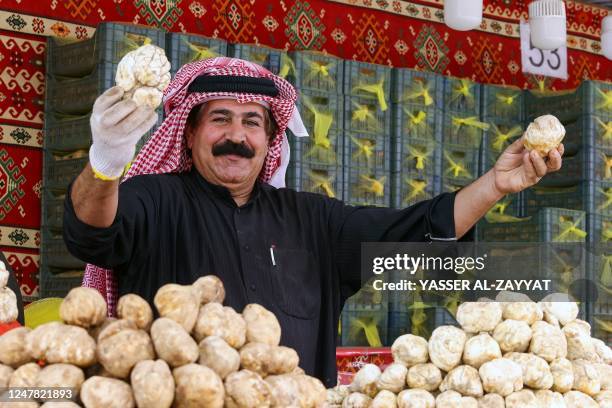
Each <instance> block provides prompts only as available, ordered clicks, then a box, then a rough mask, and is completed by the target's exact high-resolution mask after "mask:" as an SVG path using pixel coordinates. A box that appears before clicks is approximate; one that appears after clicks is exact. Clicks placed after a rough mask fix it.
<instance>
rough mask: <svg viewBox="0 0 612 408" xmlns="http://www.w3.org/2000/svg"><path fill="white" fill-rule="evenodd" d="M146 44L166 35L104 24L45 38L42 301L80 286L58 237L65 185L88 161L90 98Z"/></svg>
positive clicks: (78, 268) (78, 270)
mask: <svg viewBox="0 0 612 408" xmlns="http://www.w3.org/2000/svg"><path fill="white" fill-rule="evenodd" d="M147 42H151V43H152V44H155V45H158V46H160V47H162V48H163V47H164V45H165V33H164V32H163V31H160V30H156V29H152V28H145V27H140V26H133V25H129V24H119V23H105V24H100V26H99V27H98V29H97V30H96V34H95V36H94V37H93V38H91V39H88V40H85V41H81V42H76V43H70V44H64V43H60V42H57V41H56V40H55V39H53V38H49V41H48V46H47V78H46V84H47V94H46V104H45V128H44V131H45V139H44V145H43V149H44V170H43V197H42V208H43V218H42V219H43V222H42V231H41V235H42V240H41V271H40V275H39V276H40V291H41V296H42V297H48V296H63V295H64V294H65V293H66V292H67V291H68V290H69V289H70V288H71V287H73V286H75V285H78V284H79V283H80V279H81V276H82V270H83V267H84V263H83V262H82V261H80V260H78V259H76V258H74V257H73V256H72V255H70V253H69V252H68V250H67V249H66V247H65V245H64V241H63V238H62V215H63V200H64V197H65V194H66V193H67V188H68V185H69V183H70V182H71V181H72V180H73V179H74V178H75V177H76V176H77V175H78V174H79V173H80V172H81V171H82V170H83V168H84V167H85V165H86V163H87V160H88V159H87V154H88V150H89V146H90V145H91V129H90V126H89V118H90V115H91V109H92V107H93V104H94V101H95V99H96V98H97V97H98V96H99V95H100V94H101V93H103V92H104V91H105V90H107V89H108V88H110V87H112V86H113V85H114V82H115V72H116V69H117V64H118V62H119V60H120V59H121V57H122V56H123V55H125V54H126V53H127V52H129V51H131V50H132V49H134V48H135V47H138V46H140V45H142V44H144V43H147ZM160 122H161V115H160ZM151 133H152V132H149V134H148V135H145V136H144V137H143V139H146V138H147V137H148V136H149V135H150V134H151ZM140 145H142V142H141V143H140Z"/></svg>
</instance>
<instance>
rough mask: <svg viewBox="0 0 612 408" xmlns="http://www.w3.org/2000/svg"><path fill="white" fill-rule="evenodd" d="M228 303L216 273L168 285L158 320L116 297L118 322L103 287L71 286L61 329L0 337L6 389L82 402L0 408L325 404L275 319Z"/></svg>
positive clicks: (144, 307) (0, 373)
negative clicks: (73, 395)
mask: <svg viewBox="0 0 612 408" xmlns="http://www.w3.org/2000/svg"><path fill="white" fill-rule="evenodd" d="M2 276H3V275H0V277H2ZM224 298H225V289H224V288H223V284H222V282H221V281H220V280H219V279H218V278H217V277H215V276H212V275H209V276H204V277H202V278H200V279H198V280H197V281H196V282H195V283H194V284H193V285H189V286H182V285H177V284H168V285H165V286H162V287H161V288H160V289H159V291H158V292H157V294H156V296H155V298H154V304H155V307H156V308H157V311H158V312H159V316H160V317H159V318H158V319H156V320H153V311H152V309H151V307H150V306H149V304H148V303H147V302H146V301H145V300H144V299H143V298H141V297H139V296H137V295H135V294H128V295H125V296H123V297H121V298H120V299H119V304H118V309H117V311H118V313H117V314H118V319H115V318H108V317H107V309H106V303H105V301H104V299H103V298H102V296H101V295H100V294H99V293H98V291H96V290H95V289H90V288H75V289H72V290H71V291H70V293H69V294H68V295H67V297H66V298H65V299H64V301H63V303H62V305H61V307H60V316H61V318H62V320H63V323H60V322H52V323H47V324H43V325H41V326H38V327H37V328H35V329H34V330H30V329H28V328H25V327H20V328H17V329H13V330H10V331H8V332H7V333H5V334H4V335H2V336H0V388H2V387H70V388H73V389H75V390H77V391H78V398H77V400H76V401H77V402H61V403H60V402H45V403H44V404H43V405H40V404H39V402H37V401H32V402H24V403H20V405H15V404H14V403H8V404H7V403H2V402H0V408H4V407H5V406H6V407H8V408H10V407H13V406H21V407H25V408H30V407H32V408H35V407H39V406H42V407H45V408H52V407H57V408H61V407H65V408H68V407H79V406H84V407H87V408H113V407H117V408H130V407H135V406H137V407H140V408H149V407H151V408H153V407H155V408H163V407H171V406H172V407H218V408H221V407H228V408H247V407H312V408H314V407H321V406H323V405H324V404H325V398H326V390H325V387H324V386H323V384H322V383H321V382H320V381H319V380H317V379H316V378H313V377H309V376H307V375H305V374H304V372H303V371H302V370H301V369H300V368H299V367H298V363H299V358H298V355H297V353H296V352H295V350H293V349H290V348H288V347H283V346H279V342H280V338H281V328H280V325H279V323H278V320H277V319H276V317H275V316H274V314H273V313H272V312H270V311H268V310H267V309H265V308H264V307H262V306H260V305H257V304H250V305H247V306H246V307H245V308H244V310H243V311H242V313H237V312H236V311H235V310H234V309H232V308H231V307H227V306H223V305H222V302H223V300H224ZM41 362H43V363H44V364H40V363H41ZM41 365H42V367H41ZM3 404H4V405H3ZM78 404H81V405H78Z"/></svg>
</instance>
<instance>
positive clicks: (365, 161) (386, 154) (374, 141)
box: [343, 132, 393, 174]
mask: <svg viewBox="0 0 612 408" xmlns="http://www.w3.org/2000/svg"><path fill="white" fill-rule="evenodd" d="M343 160H344V167H345V168H347V169H348V168H352V169H353V168H355V169H361V170H363V171H364V172H367V171H374V170H376V172H377V173H380V172H382V173H387V174H389V173H390V172H391V161H392V160H393V156H392V155H391V137H390V136H389V135H384V134H382V135H370V134H362V133H353V132H345V134H344V159H343Z"/></svg>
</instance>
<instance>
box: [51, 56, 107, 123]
mask: <svg viewBox="0 0 612 408" xmlns="http://www.w3.org/2000/svg"><path fill="white" fill-rule="evenodd" d="M116 72H117V64H114V63H110V62H102V63H100V64H99V65H97V66H96V69H95V70H94V71H93V72H92V73H91V74H90V75H88V76H86V77H82V78H76V79H75V78H71V79H58V78H56V77H52V76H49V75H47V101H46V104H47V105H46V110H47V112H53V113H54V114H57V115H64V116H69V115H74V116H76V115H85V114H87V113H89V112H91V109H92V108H93V105H94V102H95V100H96V98H97V97H98V96H99V95H100V94H102V93H103V92H104V91H106V90H107V89H109V88H111V87H113V86H114V85H115V74H116Z"/></svg>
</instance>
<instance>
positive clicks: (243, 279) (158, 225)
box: [64, 170, 455, 386]
mask: <svg viewBox="0 0 612 408" xmlns="http://www.w3.org/2000/svg"><path fill="white" fill-rule="evenodd" d="M454 199H455V194H454V193H444V194H441V195H439V196H437V197H435V198H434V199H432V200H428V201H423V202H421V203H418V204H416V205H413V206H411V207H409V208H406V209H403V210H397V209H389V208H374V207H352V206H347V205H344V204H343V203H342V202H341V201H338V200H336V199H331V198H328V197H325V196H322V195H318V194H312V193H306V192H296V191H294V190H291V189H284V188H283V189H276V188H274V187H271V186H269V185H267V184H264V183H257V184H256V186H255V189H254V191H253V193H252V196H251V198H250V200H249V201H248V203H246V204H245V205H243V206H241V207H238V206H236V204H235V202H234V201H233V199H232V198H231V196H230V193H229V191H228V190H227V189H225V188H224V187H221V186H216V185H212V184H210V183H208V182H207V181H206V180H205V179H204V178H203V177H202V176H200V174H199V173H198V172H197V171H195V170H193V171H191V172H186V173H182V174H164V175H145V176H137V177H133V178H131V179H129V180H128V181H126V182H125V183H122V184H121V185H120V188H119V207H118V211H117V216H116V218H115V220H114V222H113V224H112V225H111V226H110V227H108V228H96V227H92V226H89V225H87V224H84V223H83V222H81V221H79V220H78V219H77V217H76V215H75V213H74V208H73V205H72V202H71V200H70V193H69V194H67V195H66V202H65V213H64V240H65V242H66V245H67V247H68V249H69V250H70V252H71V253H72V254H74V255H75V256H76V257H77V258H80V259H82V260H83V261H86V262H89V263H93V264H95V265H98V266H102V267H107V268H112V269H113V270H114V271H115V274H116V276H117V279H118V282H119V295H123V294H126V293H136V294H138V295H140V296H142V297H143V298H145V299H146V300H148V301H149V302H150V303H151V304H152V300H153V297H154V295H155V292H156V291H157V289H158V288H159V287H161V286H162V285H164V284H166V283H179V284H183V285H188V284H191V283H193V282H194V281H195V280H196V279H197V278H198V277H200V276H203V275H208V274H215V275H217V276H218V277H219V278H221V280H222V281H223V283H224V285H225V290H226V300H225V304H226V305H228V306H231V307H233V308H234V309H236V311H238V312H241V311H242V310H243V308H244V307H245V306H246V305H247V304H249V303H259V304H261V305H263V306H265V307H266V308H268V309H269V310H271V311H272V312H274V314H275V315H276V316H277V318H278V320H279V322H280V325H281V328H282V339H281V344H282V345H285V346H288V347H292V348H294V349H295V350H296V351H297V352H298V354H299V356H300V366H301V367H302V368H303V369H304V370H305V371H306V373H307V374H310V375H313V376H316V377H318V378H319V379H321V380H322V381H323V382H324V383H325V384H326V385H327V386H332V385H334V384H335V382H336V365H335V351H336V336H337V332H338V318H339V315H340V312H341V310H342V306H343V304H344V300H345V299H346V298H347V297H349V296H351V295H353V294H354V293H355V292H356V291H357V290H359V288H360V286H361V276H360V275H361V274H360V255H359V254H360V248H361V242H373V241H417V242H421V241H426V240H429V237H430V236H433V237H454V236H455V227H454V217H453V206H454ZM271 248H272V251H271ZM272 254H273V255H272ZM272 258H274V260H273V259H272Z"/></svg>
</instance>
